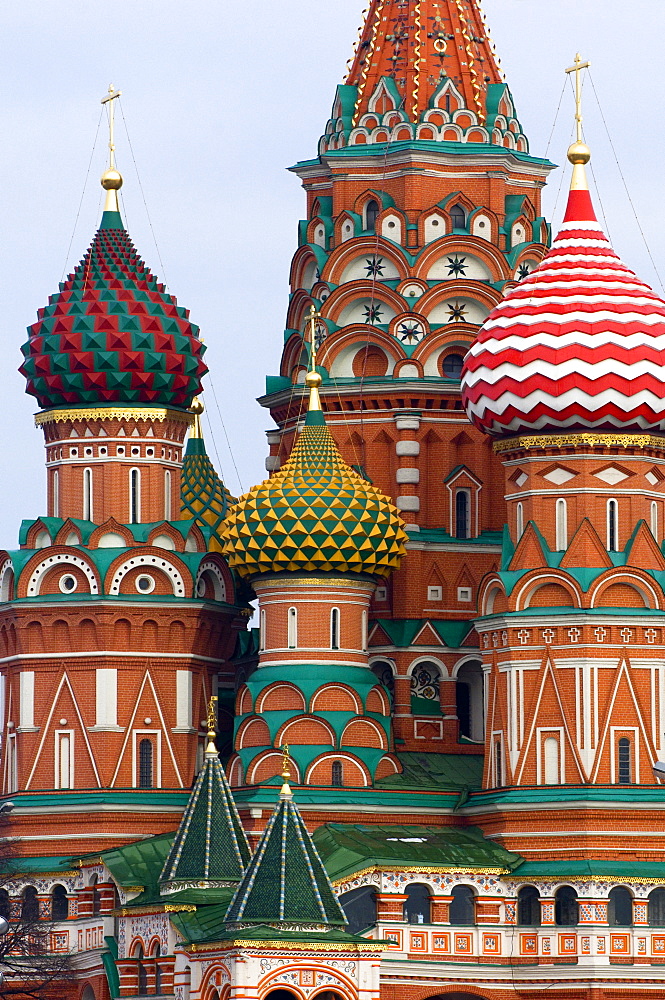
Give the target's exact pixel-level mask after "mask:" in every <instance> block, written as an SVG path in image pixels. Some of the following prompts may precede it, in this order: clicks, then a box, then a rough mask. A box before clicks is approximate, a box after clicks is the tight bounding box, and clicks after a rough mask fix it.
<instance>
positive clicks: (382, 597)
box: [374, 587, 388, 601]
mask: <svg viewBox="0 0 665 1000" xmlns="http://www.w3.org/2000/svg"><path fill="white" fill-rule="evenodd" d="M374 600H375V601H387V600H388V588H387V587H377V588H376V590H375V592H374Z"/></svg>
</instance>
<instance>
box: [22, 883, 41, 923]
mask: <svg viewBox="0 0 665 1000" xmlns="http://www.w3.org/2000/svg"><path fill="white" fill-rule="evenodd" d="M21 920H22V921H23V922H24V923H29V924H31V923H34V922H35V921H36V920H39V900H38V899H37V890H36V889H35V887H34V885H26V887H25V889H24V890H23V895H22V898H21Z"/></svg>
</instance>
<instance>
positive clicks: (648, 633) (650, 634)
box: [644, 628, 658, 642]
mask: <svg viewBox="0 0 665 1000" xmlns="http://www.w3.org/2000/svg"><path fill="white" fill-rule="evenodd" d="M657 635H658V632H657V631H656V629H655V628H645V630H644V638H645V639H646V641H647V642H655V641H656V636H657Z"/></svg>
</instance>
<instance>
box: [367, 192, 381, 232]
mask: <svg viewBox="0 0 665 1000" xmlns="http://www.w3.org/2000/svg"><path fill="white" fill-rule="evenodd" d="M379 211H380V209H379V203H378V201H375V200H374V199H372V200H371V201H368V202H367V205H366V206H365V229H366V230H367V231H368V232H370V233H373V232H374V229H375V227H376V220H377V218H378V215H379Z"/></svg>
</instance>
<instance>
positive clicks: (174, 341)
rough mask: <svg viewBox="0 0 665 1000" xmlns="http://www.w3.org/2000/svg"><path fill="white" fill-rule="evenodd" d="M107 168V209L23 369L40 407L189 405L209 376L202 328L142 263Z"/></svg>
mask: <svg viewBox="0 0 665 1000" xmlns="http://www.w3.org/2000/svg"><path fill="white" fill-rule="evenodd" d="M121 184H122V177H121V176H120V174H119V173H118V172H117V170H115V169H113V170H108V171H107V172H106V173H105V174H104V176H103V177H102V186H103V187H104V188H105V189H106V190H107V192H108V194H107V203H106V210H105V211H104V214H103V216H102V222H101V225H100V227H99V230H98V231H97V233H96V235H95V238H94V239H93V241H92V244H91V245H90V248H89V250H88V252H87V253H86V255H85V256H84V258H83V260H82V261H81V263H80V264H79V265H78V266H77V267H76V268H75V270H74V272H73V273H72V274H70V275H69V276H68V277H67V280H66V281H63V282H61V283H60V288H59V291H58V292H56V294H55V295H51V296H50V298H49V304H48V305H47V306H46V307H45V308H44V309H40V310H39V312H38V317H39V318H38V320H37V322H36V323H33V325H32V326H30V327H28V333H29V338H28V341H27V343H25V344H24V345H23V347H22V348H21V351H22V352H23V355H24V358H25V360H24V361H23V364H22V365H21V367H20V369H19V370H20V372H21V373H22V374H23V375H25V377H26V380H27V387H26V392H28V393H30V394H31V395H32V396H36V398H37V401H38V403H39V406H40V407H41V408H42V409H48V408H49V407H54V406H77V405H86V406H89V405H100V404H102V405H103V404H113V403H134V404H136V403H139V404H140V403H147V404H152V405H156V406H169V407H177V408H186V407H188V406H189V405H190V403H191V402H192V399H193V398H194V396H195V395H196V394H197V393H199V392H200V391H201V378H202V376H203V375H205V373H206V372H207V370H208V369H207V368H206V366H205V364H204V363H203V360H202V356H203V353H204V351H205V347H204V345H203V344H202V343H201V341H200V340H199V328H198V327H197V326H194V324H193V323H191V322H190V320H189V312H188V310H187V309H183V308H182V306H179V305H178V303H177V301H176V299H175V298H174V297H173V296H172V295H169V294H168V293H167V292H166V291H165V289H164V285H162V284H160V283H159V282H158V280H157V278H155V276H154V275H153V274H152V273H151V272H150V270H149V268H148V267H147V266H146V265H145V264H144V263H143V261H142V260H141V258H140V257H139V255H138V253H137V252H136V250H135V249H134V245H133V243H132V241H131V239H130V238H129V235H128V233H127V231H126V230H125V228H124V226H123V224H122V220H121V217H120V212H119V211H118V204H117V189H118V188H119V187H120V185H121Z"/></svg>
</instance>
